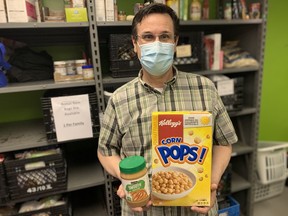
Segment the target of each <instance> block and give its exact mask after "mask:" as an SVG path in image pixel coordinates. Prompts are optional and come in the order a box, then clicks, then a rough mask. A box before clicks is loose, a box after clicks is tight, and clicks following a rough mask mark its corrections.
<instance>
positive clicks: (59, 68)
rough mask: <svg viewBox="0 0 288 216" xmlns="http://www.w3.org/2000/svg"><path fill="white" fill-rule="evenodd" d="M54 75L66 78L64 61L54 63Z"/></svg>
mask: <svg viewBox="0 0 288 216" xmlns="http://www.w3.org/2000/svg"><path fill="white" fill-rule="evenodd" d="M54 73H58V74H61V75H63V76H66V75H67V73H66V62H65V61H54Z"/></svg>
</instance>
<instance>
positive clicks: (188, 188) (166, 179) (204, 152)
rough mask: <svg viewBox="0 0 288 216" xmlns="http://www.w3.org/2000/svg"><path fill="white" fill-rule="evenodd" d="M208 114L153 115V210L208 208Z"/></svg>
mask: <svg viewBox="0 0 288 216" xmlns="http://www.w3.org/2000/svg"><path fill="white" fill-rule="evenodd" d="M212 140H213V139H212V115H211V113H209V112H196V111H191V112H188V111H187V112H177V111H174V112H153V113H152V186H151V187H152V196H151V197H152V202H153V205H154V206H209V205H210V184H211V156H212Z"/></svg>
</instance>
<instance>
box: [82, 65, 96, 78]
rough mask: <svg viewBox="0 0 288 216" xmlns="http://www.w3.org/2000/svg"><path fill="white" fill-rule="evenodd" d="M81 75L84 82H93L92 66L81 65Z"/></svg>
mask: <svg viewBox="0 0 288 216" xmlns="http://www.w3.org/2000/svg"><path fill="white" fill-rule="evenodd" d="M82 73H83V79H84V80H93V79H94V70H93V65H83V66H82Z"/></svg>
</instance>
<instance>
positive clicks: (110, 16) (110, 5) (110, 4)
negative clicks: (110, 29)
mask: <svg viewBox="0 0 288 216" xmlns="http://www.w3.org/2000/svg"><path fill="white" fill-rule="evenodd" d="M105 9H106V21H115V19H114V18H115V13H114V1H113V0H106V1H105Z"/></svg>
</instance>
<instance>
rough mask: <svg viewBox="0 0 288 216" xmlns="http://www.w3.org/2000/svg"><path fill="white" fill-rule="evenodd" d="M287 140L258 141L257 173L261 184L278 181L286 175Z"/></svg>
mask: <svg viewBox="0 0 288 216" xmlns="http://www.w3.org/2000/svg"><path fill="white" fill-rule="evenodd" d="M287 147H288V143H287V142H277V141H259V142H258V149H257V174H258V180H259V182H260V183H261V184H264V185H265V184H270V183H273V182H280V181H281V180H285V179H286V177H287V159H286V154H287V150H286V148H287Z"/></svg>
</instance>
